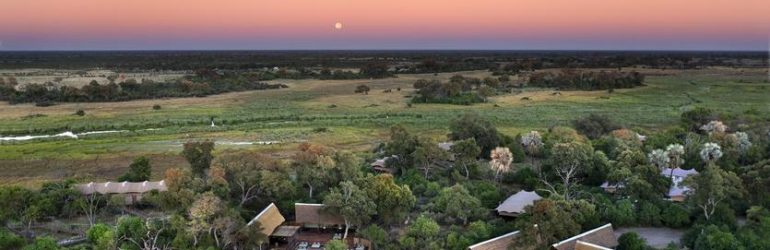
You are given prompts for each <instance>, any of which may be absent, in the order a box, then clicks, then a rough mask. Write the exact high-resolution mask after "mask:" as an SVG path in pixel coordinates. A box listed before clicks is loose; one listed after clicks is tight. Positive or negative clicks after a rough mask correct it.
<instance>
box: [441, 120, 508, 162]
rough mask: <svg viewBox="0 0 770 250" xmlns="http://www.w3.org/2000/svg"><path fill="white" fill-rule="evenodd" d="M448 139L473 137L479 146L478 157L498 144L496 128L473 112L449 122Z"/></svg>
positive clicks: (487, 152)
mask: <svg viewBox="0 0 770 250" xmlns="http://www.w3.org/2000/svg"><path fill="white" fill-rule="evenodd" d="M449 130H450V131H451V132H450V133H449V139H451V140H455V141H457V140H464V139H468V138H474V139H475V140H476V144H478V145H479V147H480V148H481V153H480V154H479V156H478V157H487V156H488V155H489V152H491V151H492V149H494V148H495V147H497V146H498V145H500V137H499V135H498V133H497V128H495V126H494V125H492V123H491V122H489V121H488V120H486V119H483V118H481V117H480V116H479V115H477V114H474V113H466V114H464V115H463V116H461V117H459V118H458V119H455V120H453V121H452V122H451V123H450V124H449Z"/></svg>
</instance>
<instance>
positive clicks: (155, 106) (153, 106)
mask: <svg viewBox="0 0 770 250" xmlns="http://www.w3.org/2000/svg"><path fill="white" fill-rule="evenodd" d="M160 108H161V107H160V105H158V104H155V105H152V109H153V110H160Z"/></svg>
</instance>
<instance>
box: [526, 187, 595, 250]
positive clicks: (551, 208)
mask: <svg viewBox="0 0 770 250" xmlns="http://www.w3.org/2000/svg"><path fill="white" fill-rule="evenodd" d="M565 205H567V203H559V202H556V201H553V200H550V199H542V200H539V201H536V202H535V203H534V205H532V206H528V207H526V208H525V211H526V214H525V215H524V216H523V217H520V218H519V219H518V220H517V221H516V226H517V228H519V230H520V231H521V236H520V237H516V238H515V239H514V248H516V247H519V248H523V247H533V248H534V249H546V248H548V247H549V246H550V245H551V244H553V243H556V242H558V241H560V240H562V239H566V238H569V237H571V236H573V235H575V234H578V233H579V232H580V231H581V225H580V224H579V223H578V222H577V221H575V218H574V217H573V214H571V213H570V211H572V210H571V209H568V208H567V207H565ZM535 225H537V226H535ZM535 239H540V241H539V242H538V241H535Z"/></svg>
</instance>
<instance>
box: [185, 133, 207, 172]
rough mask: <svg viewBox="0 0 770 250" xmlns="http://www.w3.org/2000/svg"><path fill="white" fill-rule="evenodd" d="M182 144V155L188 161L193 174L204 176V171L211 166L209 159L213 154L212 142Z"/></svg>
mask: <svg viewBox="0 0 770 250" xmlns="http://www.w3.org/2000/svg"><path fill="white" fill-rule="evenodd" d="M183 146H184V147H183V149H182V156H183V157H184V158H185V159H186V160H187V162H188V163H190V167H192V172H193V174H194V175H195V176H199V177H204V176H205V175H206V171H207V170H208V169H209V167H211V160H212V159H214V156H213V155H212V154H211V151H213V150H214V142H213V141H197V142H186V143H185V144H184V145H183Z"/></svg>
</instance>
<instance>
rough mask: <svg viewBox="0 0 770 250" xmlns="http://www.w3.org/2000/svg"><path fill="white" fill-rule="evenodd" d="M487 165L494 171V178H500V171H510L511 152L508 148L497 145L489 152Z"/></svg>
mask: <svg viewBox="0 0 770 250" xmlns="http://www.w3.org/2000/svg"><path fill="white" fill-rule="evenodd" d="M489 158H491V159H492V160H490V161H489V166H490V167H492V170H493V171H495V180H500V173H507V172H509V171H511V163H513V154H511V151H510V150H508V148H501V147H497V148H495V149H494V150H492V152H491V153H490V156H489Z"/></svg>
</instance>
